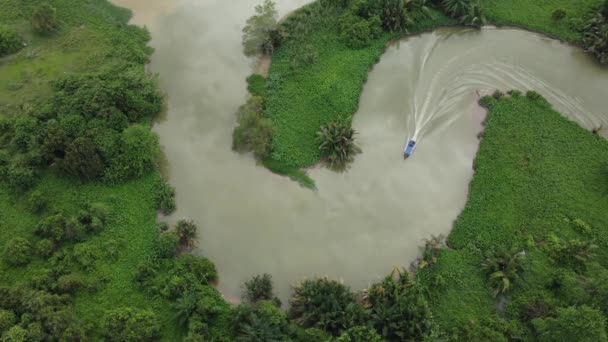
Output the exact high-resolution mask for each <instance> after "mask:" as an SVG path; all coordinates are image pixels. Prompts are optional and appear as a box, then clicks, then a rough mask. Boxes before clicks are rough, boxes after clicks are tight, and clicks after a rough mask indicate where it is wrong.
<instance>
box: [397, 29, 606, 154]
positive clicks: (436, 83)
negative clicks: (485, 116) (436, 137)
mask: <svg viewBox="0 0 608 342" xmlns="http://www.w3.org/2000/svg"><path fill="white" fill-rule="evenodd" d="M444 39H445V38H443V39H441V38H437V39H435V40H434V41H433V43H432V44H431V47H430V48H429V49H427V50H425V51H426V53H425V54H424V56H423V58H422V61H421V62H420V66H419V67H418V68H417V70H418V72H417V73H416V77H415V82H414V86H415V87H416V88H415V96H414V101H413V108H412V105H411V104H410V106H409V108H410V110H413V112H411V113H410V115H409V118H412V117H413V120H411V119H408V132H407V136H406V143H407V141H409V139H414V140H416V141H417V142H418V143H419V142H420V141H421V140H422V139H423V138H424V136H425V135H426V134H430V133H433V132H435V131H441V130H443V129H446V128H448V127H449V126H450V125H451V124H453V123H454V122H455V121H456V120H457V119H458V118H459V117H460V116H461V115H466V114H467V113H464V112H462V111H461V110H460V111H459V110H456V109H457V108H458V106H459V105H460V104H461V103H462V101H463V100H465V99H466V95H467V94H473V93H475V92H476V91H479V90H481V89H492V90H493V89H500V90H503V91H506V90H510V89H518V90H521V91H528V90H534V91H537V92H538V93H539V94H541V95H542V96H544V97H545V98H546V99H547V100H548V101H549V103H551V104H552V105H553V106H554V107H555V108H556V109H557V110H558V111H560V112H561V113H563V114H566V115H568V116H570V117H573V118H575V119H576V120H577V121H579V122H580V123H581V124H583V125H584V126H586V127H588V128H591V127H597V126H598V125H599V124H600V122H598V119H596V118H595V117H594V116H593V114H592V113H589V111H587V110H586V109H585V108H584V106H583V105H582V104H581V102H580V100H578V99H577V98H573V97H570V96H568V95H567V94H566V93H565V92H564V91H562V90H561V89H559V88H558V87H556V86H553V85H551V84H548V83H546V82H545V81H543V80H542V79H539V78H538V77H535V76H534V75H533V74H531V73H529V72H528V71H526V70H525V69H523V68H520V67H518V66H516V65H512V64H508V63H505V62H498V61H497V62H491V63H473V64H470V65H468V66H466V67H458V66H459V65H461V64H463V63H462V62H463V61H465V62H466V60H467V59H468V58H470V57H471V56H472V55H473V54H474V52H475V50H471V51H469V52H468V53H466V54H461V55H456V56H453V57H452V58H450V59H449V60H448V61H447V62H446V63H445V64H444V65H443V66H442V67H441V68H440V69H439V70H438V71H437V72H435V73H434V74H433V75H427V72H426V69H427V66H428V65H429V63H430V62H432V58H433V55H432V54H433V51H435V50H436V49H437V47H439V46H440V45H441V42H442V41H443V40H444ZM465 65H466V64H465ZM454 69H456V70H457V71H455V72H454V71H453V70H454ZM424 79H430V80H431V81H430V83H428V87H427V84H425V83H423V82H422V80H424ZM443 80H448V81H445V82H444V81H443ZM419 103H422V106H419ZM411 125H413V127H411Z"/></svg>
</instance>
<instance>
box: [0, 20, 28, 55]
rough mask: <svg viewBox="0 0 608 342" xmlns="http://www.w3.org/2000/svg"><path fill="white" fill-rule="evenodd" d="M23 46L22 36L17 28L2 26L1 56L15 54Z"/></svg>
mask: <svg viewBox="0 0 608 342" xmlns="http://www.w3.org/2000/svg"><path fill="white" fill-rule="evenodd" d="M22 47H23V43H22V41H21V37H19V35H18V34H17V32H15V30H13V29H11V28H8V27H5V26H0V57H3V56H6V55H10V54H13V53H15V52H17V51H19V50H21V48H22Z"/></svg>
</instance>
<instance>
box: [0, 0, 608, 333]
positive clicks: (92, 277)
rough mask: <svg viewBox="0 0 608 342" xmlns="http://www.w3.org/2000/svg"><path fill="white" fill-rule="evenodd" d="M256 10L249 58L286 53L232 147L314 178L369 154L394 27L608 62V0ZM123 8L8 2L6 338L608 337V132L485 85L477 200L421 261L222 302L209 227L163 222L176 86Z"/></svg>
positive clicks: (255, 88) (71, 1)
mask: <svg viewBox="0 0 608 342" xmlns="http://www.w3.org/2000/svg"><path fill="white" fill-rule="evenodd" d="M255 11H256V13H255V14H254V15H253V16H252V17H251V18H250V19H249V20H247V22H245V23H243V25H244V29H243V51H244V53H245V54H246V55H248V56H260V55H266V56H270V57H271V58H272V65H271V67H270V70H269V72H268V74H267V75H257V74H256V75H252V76H250V77H248V78H247V80H246V82H247V87H248V91H249V96H248V99H247V102H246V103H245V104H244V105H243V106H242V107H241V108H240V109H239V110H238V112H237V122H236V123H235V125H236V128H235V130H234V133H233V146H232V147H233V149H234V150H235V151H237V152H241V153H244V152H252V153H253V156H254V158H255V159H256V160H257V161H258V162H260V163H261V164H262V165H264V166H265V167H266V168H268V169H269V170H270V171H272V172H274V173H277V174H281V175H286V176H288V177H290V178H291V179H293V180H295V181H297V182H299V183H300V184H301V185H302V186H304V187H308V188H312V189H314V188H315V187H316V185H315V182H314V180H313V179H311V178H310V177H309V176H308V174H307V173H306V172H305V171H304V170H303V168H305V167H308V166H311V165H314V164H317V163H319V162H321V163H323V164H325V165H327V166H328V167H329V168H330V169H332V170H334V171H337V172H344V171H347V170H348V168H349V166H350V164H351V163H352V162H353V161H354V160H355V159H356V158H357V155H358V154H360V153H365V151H364V150H363V149H362V148H361V146H360V145H359V143H358V141H357V139H356V133H357V132H356V131H355V130H354V129H353V128H352V127H351V124H352V116H353V114H354V113H355V112H356V111H357V109H358V105H359V99H360V95H361V92H362V90H363V86H364V84H365V82H366V81H367V77H368V73H369V71H370V69H371V68H372V67H373V65H374V64H375V63H377V62H378V61H379V59H380V57H381V55H382V54H383V52H384V51H385V50H386V48H387V46H388V44H389V43H390V42H391V41H392V40H394V39H397V38H400V37H404V36H408V35H413V34H418V33H422V32H427V31H431V30H433V29H435V28H438V27H443V26H470V27H472V28H479V27H481V26H483V25H486V24H490V25H498V26H516V27H520V28H524V29H529V30H533V31H538V32H542V33H544V34H546V35H548V36H549V37H553V38H557V39H560V40H564V41H567V42H570V43H572V44H576V45H578V46H580V47H581V48H583V49H584V50H585V51H586V52H588V53H589V54H590V55H592V56H593V57H594V58H595V59H596V60H597V62H598V63H601V64H606V63H608V2H606V1H603V0H579V1H576V2H573V1H570V0H550V1H537V0H512V1H501V0H428V1H426V0H318V1H315V2H312V3H311V4H309V5H307V6H305V7H303V8H301V9H299V10H297V11H296V12H294V13H291V14H290V15H289V16H287V17H286V18H284V19H282V20H279V18H278V14H277V11H276V9H275V5H274V3H273V2H271V1H268V0H267V1H265V2H264V3H263V4H261V5H259V6H258V7H256V9H255ZM131 15H132V14H131V12H130V11H129V10H127V9H123V8H119V7H116V6H114V5H112V4H111V3H110V2H108V1H107V0H88V1H81V0H52V1H42V0H0V184H1V185H0V212H1V213H2V216H1V219H0V341H2V342H4V341H7V342H8V341H11V342H12V341H98V340H103V341H161V340H162V341H180V340H183V341H353V342H364V341H369V342H372V341H607V340H608V333H607V330H606V329H607V328H606V317H607V316H606V315H607V314H608V287H607V285H606V280H607V279H608V269H607V268H606V267H608V254H607V253H606V252H605V251H606V250H608V249H607V248H606V247H608V235H607V234H606V233H607V232H606V231H605V230H606V229H608V210H607V209H608V197H606V194H607V193H608V185H606V184H607V183H606V178H607V177H606V176H607V175H608V142H606V140H605V139H604V138H602V137H600V136H599V135H597V134H595V133H597V132H589V131H587V130H585V129H583V128H582V127H580V126H579V125H578V124H577V123H575V122H573V121H570V120H568V119H567V118H565V117H564V116H562V115H561V114H560V113H558V112H557V111H556V110H555V109H554V108H553V107H552V106H551V104H549V102H547V100H545V99H544V98H543V97H542V96H540V95H539V94H538V93H536V92H534V91H528V92H522V91H519V90H512V91H509V92H508V93H501V92H499V91H497V92H495V93H494V94H493V95H492V96H486V97H484V98H482V100H481V101H480V104H481V105H482V106H484V107H485V108H487V110H488V116H487V120H486V122H485V129H484V132H483V134H482V135H481V136H480V148H479V152H478V153H477V157H476V159H475V162H474V170H475V174H474V178H473V181H472V183H471V185H470V194H469V200H468V203H467V205H466V207H465V208H464V210H463V211H462V213H461V214H460V216H459V217H458V218H457V220H456V222H455V224H454V227H453V230H452V232H451V233H450V234H449V235H448V236H447V237H443V236H432V237H429V239H428V240H427V241H426V242H425V247H424V249H423V250H422V253H421V257H420V259H419V260H418V261H417V262H416V263H415V267H413V268H412V269H407V268H395V269H393V270H392V271H391V266H390V265H387V272H386V277H385V278H383V279H381V280H380V281H378V282H377V283H375V284H372V285H371V286H370V287H369V288H367V289H365V290H360V289H351V288H350V287H349V286H347V285H345V284H344V283H342V282H340V281H337V280H332V278H331V275H330V277H329V278H310V279H304V280H302V281H301V282H300V283H298V284H293V293H292V295H291V297H290V299H289V302H288V303H281V300H279V299H278V298H277V296H276V293H275V292H274V291H273V283H272V277H271V276H270V275H269V274H260V275H256V276H254V277H252V278H251V279H249V280H248V281H246V282H245V283H244V284H242V288H243V296H242V300H241V302H240V304H230V303H228V302H227V301H226V300H225V299H224V297H223V296H222V294H221V293H220V292H219V291H218V290H217V289H216V285H217V283H218V281H219V279H220V278H221V273H218V270H216V267H215V265H214V264H213V261H212V260H209V259H208V258H206V257H204V256H202V255H205V251H204V250H203V251H200V250H197V248H196V245H195V241H196V238H197V234H198V231H199V230H198V227H197V222H194V221H192V220H190V219H186V218H183V219H178V220H177V221H176V223H175V224H173V225H171V226H170V225H169V224H167V223H165V222H162V220H159V217H162V215H160V214H164V215H170V214H171V213H173V212H174V211H175V209H176V202H175V196H176V193H175V190H174V189H173V188H172V186H171V185H170V184H169V183H168V182H167V181H166V180H165V178H164V177H163V175H161V172H160V167H159V163H160V159H161V158H162V153H163V152H162V148H161V143H160V139H159V137H158V135H157V134H156V133H154V132H153V131H152V130H151V127H152V120H153V119H154V117H155V116H157V115H158V114H159V113H162V112H164V111H166V110H167V108H166V97H165V94H163V93H162V92H161V90H160V85H159V77H162V75H156V74H154V73H152V72H151V71H149V70H148V68H147V64H148V62H149V61H150V58H151V56H152V54H153V53H154V50H153V49H152V48H151V47H149V45H148V44H149V41H150V39H151V37H150V33H149V32H148V30H147V29H145V28H142V27H138V26H134V25H130V24H129V20H130V18H131ZM573 142H575V143H574V144H573ZM406 263H408V261H407V260H404V261H403V264H406ZM275 276H276V275H275ZM370 279H371V278H370Z"/></svg>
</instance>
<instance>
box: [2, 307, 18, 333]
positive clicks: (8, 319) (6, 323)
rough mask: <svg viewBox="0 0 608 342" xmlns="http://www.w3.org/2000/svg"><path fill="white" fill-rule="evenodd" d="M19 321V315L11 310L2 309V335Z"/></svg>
mask: <svg viewBox="0 0 608 342" xmlns="http://www.w3.org/2000/svg"><path fill="white" fill-rule="evenodd" d="M15 323H17V316H15V313H14V312H12V311H9V310H5V309H0V336H2V333H4V332H5V331H7V330H8V329H10V327H12V326H13V325H15Z"/></svg>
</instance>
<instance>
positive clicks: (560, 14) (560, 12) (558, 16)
mask: <svg viewBox="0 0 608 342" xmlns="http://www.w3.org/2000/svg"><path fill="white" fill-rule="evenodd" d="M566 15H567V13H566V10H564V9H563V8H558V9H556V10H555V11H553V13H552V14H551V17H552V18H553V19H555V20H562V19H564V18H565V17H566Z"/></svg>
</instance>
